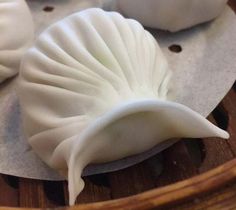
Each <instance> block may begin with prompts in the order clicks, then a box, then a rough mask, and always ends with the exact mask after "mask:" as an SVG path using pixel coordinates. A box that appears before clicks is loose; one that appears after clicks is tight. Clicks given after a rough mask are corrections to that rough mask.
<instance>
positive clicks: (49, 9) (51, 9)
mask: <svg viewBox="0 0 236 210" xmlns="http://www.w3.org/2000/svg"><path fill="white" fill-rule="evenodd" d="M53 10H54V7H52V6H45V7H44V8H43V11H45V12H52V11H53Z"/></svg>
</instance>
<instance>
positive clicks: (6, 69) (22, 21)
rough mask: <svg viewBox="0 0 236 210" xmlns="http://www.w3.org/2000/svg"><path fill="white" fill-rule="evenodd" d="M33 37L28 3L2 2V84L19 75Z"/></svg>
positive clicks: (13, 0) (0, 40) (0, 46)
mask: <svg viewBox="0 0 236 210" xmlns="http://www.w3.org/2000/svg"><path fill="white" fill-rule="evenodd" d="M33 37H34V30H33V21H32V17H31V14H30V11H29V9H28V7H27V5H26V2H25V1H24V0H8V1H6V0H0V82H2V81H3V80H5V79H7V78H9V77H12V76H14V75H15V74H17V73H18V71H19V67H20V61H21V58H22V55H23V54H24V52H25V51H26V50H27V49H28V48H29V47H30V45H31V44H32V42H33Z"/></svg>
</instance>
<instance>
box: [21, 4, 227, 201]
mask: <svg viewBox="0 0 236 210" xmlns="http://www.w3.org/2000/svg"><path fill="white" fill-rule="evenodd" d="M170 78H171V71H170V69H169V68H168V65H167V61H166V59H165V57H164V55H163V54H162V51H161V49H160V47H159V45H158V44H157V42H156V40H155V39H154V38H153V37H152V35H151V34H150V33H149V32H148V31H146V30H144V28H143V27H142V26H141V24H139V23H138V22H137V21H135V20H131V19H125V18H124V17H122V16H121V15H120V14H118V13H116V12H105V11H103V10H101V9H96V8H92V9H88V10H84V11H82V12H79V13H75V14H73V15H71V16H69V17H66V18H65V19H63V20H61V21H59V22H58V23H56V24H54V25H52V26H50V27H49V28H48V29H47V30H46V31H45V32H44V33H42V34H41V35H40V36H39V38H38V40H37V41H36V43H35V45H34V47H32V48H31V49H30V50H29V51H28V52H27V53H26V55H25V56H24V58H23V61H22V65H21V72H20V77H19V88H18V89H19V98H20V104H21V108H22V114H23V124H24V129H25V132H26V135H27V137H28V141H29V143H30V144H31V146H32V148H33V149H34V150H35V152H36V153H37V154H38V155H39V156H40V157H41V158H42V159H43V160H44V161H45V162H46V163H47V164H48V165H49V166H51V167H52V168H54V169H57V170H58V171H60V172H61V173H62V174H64V175H65V176H66V177H67V178H68V181H69V194H70V204H71V205H72V204H73V203H74V201H75V199H76V197H77V195H78V194H79V193H80V192H81V190H82V189H83V187H84V182H83V180H82V179H81V173H82V171H83V169H84V167H85V166H87V165H88V164H91V163H105V162H110V161H114V160H118V159H121V158H124V157H127V156H131V155H135V154H139V153H141V152H144V151H147V150H149V149H151V148H152V147H153V146H155V145H157V144H158V143H160V142H162V141H164V140H167V139H169V138H173V137H209V136H219V137H222V138H228V133H227V132H225V131H223V130H221V129H219V128H217V127H216V126H214V125H213V124H211V123H210V122H208V121H207V120H206V119H205V118H203V117H202V116H200V115H199V114H197V113H196V112H194V111H192V110H191V109H189V108H187V107H186V106H184V105H181V104H177V103H175V102H171V101H168V90H169V80H170Z"/></svg>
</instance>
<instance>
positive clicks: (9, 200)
mask: <svg viewBox="0 0 236 210" xmlns="http://www.w3.org/2000/svg"><path fill="white" fill-rule="evenodd" d="M229 4H230V6H231V7H232V8H233V9H234V10H235V11H236V1H234V0H231V1H229ZM208 119H209V120H210V121H212V122H213V123H216V124H218V126H219V127H222V128H224V129H227V130H228V132H229V133H230V135H231V138H230V139H229V140H227V141H226V140H221V139H217V138H213V139H212V140H211V141H209V140H207V139H200V140H199V139H198V140H195V139H192V140H185V139H182V140H180V141H179V142H178V143H176V144H175V145H173V146H172V147H170V148H168V149H167V150H165V151H164V152H162V153H161V154H159V155H157V156H155V157H152V158H150V159H149V160H146V161H144V162H142V163H140V164H138V165H135V166H132V167H130V168H127V169H124V170H121V171H118V172H112V173H107V174H101V175H94V176H90V177H87V178H85V182H86V187H85V189H84V191H83V192H82V193H81V195H80V196H79V197H78V199H77V205H76V206H73V207H68V206H66V205H67V203H68V192H67V183H66V182H50V181H41V180H31V179H24V178H17V177H12V176H6V175H0V210H31V209H34V210H36V209H37V210H42V209H45V208H48V209H50V210H100V209H102V210H103V209H112V210H113V209H132V210H146V209H165V210H168V209H173V210H187V209H194V210H197V209H214V210H215V209H220V210H222V209H223V210H224V209H225V210H226V209H227V210H228V209H236V158H235V157H236V126H235V125H236V84H234V86H233V87H232V89H231V90H230V91H229V93H228V94H227V95H226V96H225V98H224V99H223V100H222V102H221V103H220V104H219V106H218V107H217V108H216V109H215V110H214V111H213V112H212V113H211V115H210V116H209V117H208ZM193 148H195V149H194V150H193ZM196 148H197V149H196ZM160 162H161V163H162V167H163V169H162V172H161V174H159V171H156V167H153V166H154V165H155V164H157V163H159V164H160Z"/></svg>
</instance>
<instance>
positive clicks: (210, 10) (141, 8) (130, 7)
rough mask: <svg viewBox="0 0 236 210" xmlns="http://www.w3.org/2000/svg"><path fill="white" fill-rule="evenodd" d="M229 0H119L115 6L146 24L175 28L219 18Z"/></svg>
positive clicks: (172, 29) (148, 25) (164, 28)
mask: <svg viewBox="0 0 236 210" xmlns="http://www.w3.org/2000/svg"><path fill="white" fill-rule="evenodd" d="M226 3H227V0H116V9H117V10H118V11H120V12H121V13H123V14H124V15H126V16H128V17H130V18H134V19H136V20H138V21H139V22H141V23H142V24H143V25H144V26H147V27H152V28H159V29H163V30H168V31H171V32H176V31H179V30H182V29H186V28H189V27H191V26H194V25H197V24H200V23H203V22H206V21H210V20H212V19H214V18H216V17H217V16H218V15H219V14H220V13H221V12H222V10H223V9H224V7H225V6H226Z"/></svg>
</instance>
